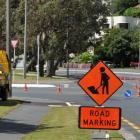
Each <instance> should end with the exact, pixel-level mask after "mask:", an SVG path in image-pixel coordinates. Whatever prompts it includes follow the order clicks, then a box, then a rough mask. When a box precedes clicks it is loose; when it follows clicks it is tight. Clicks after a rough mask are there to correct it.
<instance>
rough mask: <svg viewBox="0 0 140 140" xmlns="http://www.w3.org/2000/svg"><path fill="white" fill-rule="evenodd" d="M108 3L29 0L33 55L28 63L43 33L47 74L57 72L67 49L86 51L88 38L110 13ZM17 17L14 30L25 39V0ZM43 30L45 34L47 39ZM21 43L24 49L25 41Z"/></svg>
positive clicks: (90, 0)
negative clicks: (38, 1)
mask: <svg viewBox="0 0 140 140" xmlns="http://www.w3.org/2000/svg"><path fill="white" fill-rule="evenodd" d="M107 4H108V0H106V3H105V2H104V3H103V2H102V0H74V1H73V0H48V1H47V2H46V1H45V2H41V3H36V1H28V17H27V19H28V24H27V31H28V51H29V52H30V53H29V52H28V54H31V55H30V56H33V57H32V58H31V59H30V60H31V61H30V62H29V65H30V64H33V62H35V60H36V54H35V52H36V50H37V49H36V48H37V45H36V37H37V35H40V43H41V45H40V53H41V57H42V61H41V62H40V63H41V66H42V65H43V63H44V61H45V60H47V61H48V69H47V76H52V75H55V70H56V69H57V66H58V64H59V63H60V62H61V61H62V60H65V59H66V54H67V53H66V52H68V53H76V54H77V53H81V52H83V51H85V50H86V49H87V47H88V46H89V43H88V39H89V38H90V37H93V36H94V34H95V33H100V30H101V29H102V26H103V25H104V23H105V22H106V16H107V15H108V14H109V8H108V5H107ZM14 21H15V24H14V25H15V26H14V30H15V32H16V33H17V34H18V36H19V37H20V39H21V41H20V42H23V27H24V0H21V1H20V3H19V7H17V8H16V10H15V19H14ZM42 34H45V38H44V39H42ZM20 46H21V49H22V48H23V44H22V43H20ZM43 60H44V61H43ZM34 64H35V63H34Z"/></svg>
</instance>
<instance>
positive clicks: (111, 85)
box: [78, 61, 123, 106]
mask: <svg viewBox="0 0 140 140" xmlns="http://www.w3.org/2000/svg"><path fill="white" fill-rule="evenodd" d="M78 84H79V85H80V87H81V88H82V89H83V90H84V91H85V92H86V93H87V94H88V95H89V96H90V97H91V98H92V99H93V100H94V101H95V102H96V103H97V104H98V105H99V106H101V105H102V104H103V103H104V102H105V101H106V100H107V99H108V98H109V97H110V96H112V95H113V94H114V93H115V92H116V91H117V90H118V89H119V88H120V87H121V86H122V85H123V83H122V81H121V80H120V79H119V78H118V77H117V76H116V75H115V74H114V73H113V72H112V71H111V70H110V69H109V68H108V67H107V66H106V65H105V64H104V63H103V62H102V61H100V62H99V63H97V65H96V66H95V67H93V68H92V69H91V70H90V71H89V72H87V73H86V74H85V75H84V77H83V78H82V79H81V80H79V82H78Z"/></svg>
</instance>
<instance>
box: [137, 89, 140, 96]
mask: <svg viewBox="0 0 140 140" xmlns="http://www.w3.org/2000/svg"><path fill="white" fill-rule="evenodd" d="M137 96H138V97H140V87H138V93H137Z"/></svg>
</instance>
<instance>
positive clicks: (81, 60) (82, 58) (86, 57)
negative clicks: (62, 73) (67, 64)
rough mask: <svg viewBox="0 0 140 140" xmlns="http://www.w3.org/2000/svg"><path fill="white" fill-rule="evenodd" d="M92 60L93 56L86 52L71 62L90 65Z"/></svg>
mask: <svg viewBox="0 0 140 140" xmlns="http://www.w3.org/2000/svg"><path fill="white" fill-rule="evenodd" d="M91 60H92V55H91V54H90V53H89V52H84V53H82V54H80V55H78V56H76V57H75V58H73V59H72V60H71V62H77V63H78V62H79V63H89V62H91Z"/></svg>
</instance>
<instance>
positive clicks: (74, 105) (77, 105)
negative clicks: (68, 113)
mask: <svg viewBox="0 0 140 140" xmlns="http://www.w3.org/2000/svg"><path fill="white" fill-rule="evenodd" d="M72 106H74V107H80V106H81V105H76V104H74V105H72Z"/></svg>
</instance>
